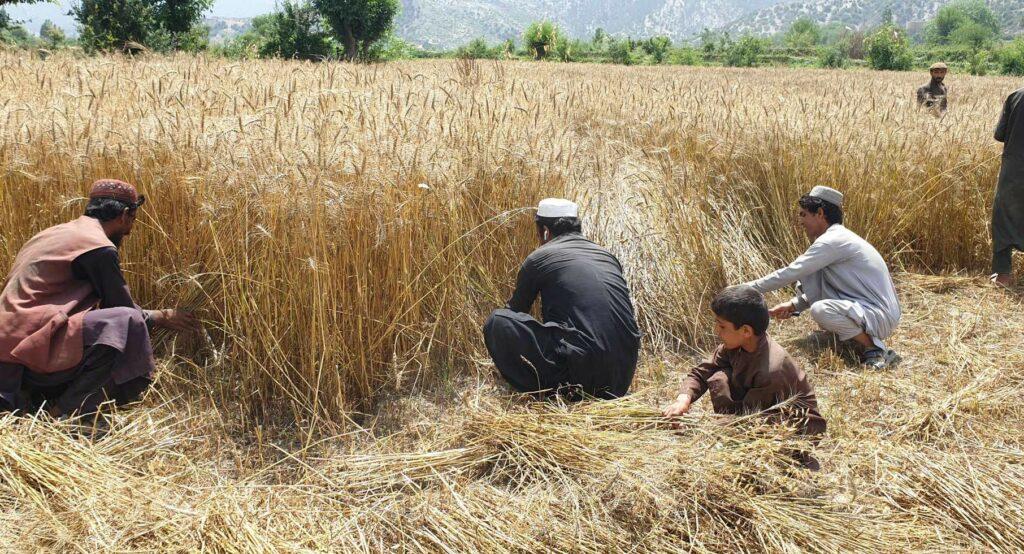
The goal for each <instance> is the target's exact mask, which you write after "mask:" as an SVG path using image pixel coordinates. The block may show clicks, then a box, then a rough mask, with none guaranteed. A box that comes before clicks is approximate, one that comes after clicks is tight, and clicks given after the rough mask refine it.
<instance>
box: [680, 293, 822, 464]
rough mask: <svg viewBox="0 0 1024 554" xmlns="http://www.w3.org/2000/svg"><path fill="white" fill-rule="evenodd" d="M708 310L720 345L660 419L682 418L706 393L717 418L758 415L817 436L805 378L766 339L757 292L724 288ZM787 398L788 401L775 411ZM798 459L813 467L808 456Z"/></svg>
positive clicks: (817, 417) (814, 404)
mask: <svg viewBox="0 0 1024 554" xmlns="http://www.w3.org/2000/svg"><path fill="white" fill-rule="evenodd" d="M711 311H713V312H714V314H715V319H716V325H715V330H716V332H717V333H718V337H719V338H720V339H721V340H722V345H721V346H719V347H718V349H717V350H715V353H714V354H713V355H712V356H711V360H710V361H707V362H705V363H703V364H700V365H699V366H697V367H695V368H693V370H692V371H690V374H689V376H687V377H686V379H684V380H683V386H682V390H681V391H680V394H679V396H678V397H677V398H676V400H675V402H673V403H672V404H671V405H669V406H668V407H666V408H665V409H664V414H665V417H676V416H680V415H682V414H685V413H686V412H688V411H689V410H690V405H691V404H692V403H693V402H694V401H695V400H697V399H698V398H700V397H701V396H702V395H703V394H704V393H705V392H707V391H710V392H711V404H712V406H714V409H715V413H717V414H733V415H740V414H749V413H757V412H762V413H764V414H765V415H768V416H769V418H770V420H772V421H777V422H782V421H785V422H789V423H795V424H796V425H797V426H798V427H799V428H800V431H801V433H803V434H804V435H807V436H810V437H814V438H815V440H816V439H817V438H818V437H820V435H823V434H824V433H825V419H824V418H822V417H821V413H820V412H819V411H818V401H817V399H816V397H815V396H814V388H813V387H812V386H811V384H810V382H808V380H807V375H806V374H805V373H804V372H803V370H802V369H800V366H799V365H797V363H796V362H795V361H794V360H793V359H792V358H790V357H789V354H787V353H786V351H785V350H784V349H783V348H782V347H781V346H779V344H778V343H776V342H775V341H774V340H772V338H771V337H769V336H768V333H767V331H768V321H769V316H768V305H767V304H766V303H765V300H764V297H763V296H761V293H759V292H757V291H756V290H754V289H753V288H752V287H749V286H746V285H739V286H735V287H729V288H727V289H725V290H723V291H722V292H720V293H719V294H718V296H716V297H715V299H714V300H713V301H712V302H711ZM789 399H793V401H792V402H791V403H789V404H787V405H786V406H785V407H782V408H780V407H779V404H783V403H785V402H786V401H787V400H789ZM799 458H800V459H801V462H803V463H804V464H805V465H806V466H808V467H810V468H812V469H816V467H817V462H816V461H814V460H813V458H810V457H809V456H806V455H801V456H799Z"/></svg>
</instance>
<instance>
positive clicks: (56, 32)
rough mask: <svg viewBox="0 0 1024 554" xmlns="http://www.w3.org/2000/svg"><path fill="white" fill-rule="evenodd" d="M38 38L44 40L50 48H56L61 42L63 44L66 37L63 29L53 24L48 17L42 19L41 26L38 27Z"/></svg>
mask: <svg viewBox="0 0 1024 554" xmlns="http://www.w3.org/2000/svg"><path fill="white" fill-rule="evenodd" d="M39 38H41V39H43V40H45V41H46V44H47V45H49V46H50V48H56V47H58V46H60V45H61V44H64V41H65V40H67V37H66V36H65V35H64V31H63V30H62V29H61V28H60V27H58V26H56V25H54V24H53V22H52V21H50V20H49V19H47V20H46V21H44V22H43V24H42V26H41V27H39Z"/></svg>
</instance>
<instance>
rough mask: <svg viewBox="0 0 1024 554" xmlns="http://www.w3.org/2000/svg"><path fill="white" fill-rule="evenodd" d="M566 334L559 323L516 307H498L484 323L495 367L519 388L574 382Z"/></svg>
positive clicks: (545, 388) (548, 387) (527, 389)
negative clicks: (564, 338)
mask: <svg viewBox="0 0 1024 554" xmlns="http://www.w3.org/2000/svg"><path fill="white" fill-rule="evenodd" d="M564 336H565V330H564V329H562V328H561V327H559V326H558V325H555V324H547V325H545V324H543V323H541V322H539V321H537V320H536V319H534V318H533V317H531V316H530V315H528V314H524V313H519V312H513V311H512V310H505V309H502V310H496V311H495V312H494V313H492V314H491V316H490V317H488V318H487V322H486V323H485V324H484V343H485V344H486V345H487V351H488V352H489V353H490V355H491V359H492V360H494V365H495V367H497V368H498V372H499V373H501V376H502V377H504V378H505V380H506V381H508V383H509V384H510V385H512V388H514V389H516V390H517V391H519V392H526V393H534V392H540V391H552V392H554V391H556V390H557V389H559V388H563V387H565V386H567V385H569V384H570V379H569V368H568V360H567V359H566V353H565V349H564V347H563V345H562V338H563V337H564Z"/></svg>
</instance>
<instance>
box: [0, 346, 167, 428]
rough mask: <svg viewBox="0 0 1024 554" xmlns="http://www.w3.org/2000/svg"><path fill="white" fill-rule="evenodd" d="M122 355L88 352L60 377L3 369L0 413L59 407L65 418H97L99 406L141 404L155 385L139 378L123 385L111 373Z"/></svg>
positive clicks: (103, 349) (102, 349)
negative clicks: (144, 393)
mask: <svg viewBox="0 0 1024 554" xmlns="http://www.w3.org/2000/svg"><path fill="white" fill-rule="evenodd" d="M118 354H119V352H118V351H117V350H116V349H114V348H111V347H109V346H105V345H95V346H91V347H88V348H86V350H85V353H84V355H83V357H82V361H81V362H80V363H79V364H78V366H76V367H74V368H72V369H69V370H67V371H60V372H57V373H35V372H32V371H29V370H27V369H25V368H24V367H21V366H14V365H11V364H2V365H3V367H0V393H2V394H0V411H13V410H23V411H27V412H35V411H37V410H39V409H40V408H42V407H44V406H53V405H56V406H57V407H58V408H59V409H60V411H61V413H62V414H79V415H88V414H93V413H95V412H96V411H97V410H98V409H99V405H100V404H102V403H103V402H106V401H110V400H112V401H114V402H115V403H116V404H117V405H119V406H120V405H123V404H127V403H130V402H134V401H135V400H138V398H139V397H140V396H142V393H143V392H145V390H146V389H147V388H148V387H149V385H150V383H151V381H150V380H149V379H148V378H146V377H138V378H136V379H132V380H131V381H128V382H126V383H122V384H120V385H118V384H116V383H114V380H113V378H112V377H111V373H112V371H113V364H114V360H115V359H116V358H117V356H118Z"/></svg>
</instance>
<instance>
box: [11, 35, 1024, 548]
mask: <svg viewBox="0 0 1024 554" xmlns="http://www.w3.org/2000/svg"><path fill="white" fill-rule="evenodd" d="M920 79H922V77H921V76H919V75H913V74H899V73H874V72H841V71H837V72H833V71H823V70H790V69H785V70H781V69H753V70H749V69H748V70H731V69H722V68H678V67H642V68H627V67H613V66H586V65H573V64H545V63H513V62H501V63H498V62H470V61H454V62H453V61H431V62H401V63H391V64H383V65H367V66H355V65H345V64H333V63H332V64H308V63H297V62H284V61H253V62H241V63H238V62H229V61H224V60H216V59H205V58H197V57H187V56H181V57H171V58H162V57H155V58H150V59H141V60H126V59H121V58H94V59H75V58H71V57H59V56H58V57H56V58H50V59H48V60H45V61H41V60H36V59H32V58H30V57H28V56H26V55H22V54H10V53H9V54H0V186H2V189H0V267H7V266H8V265H9V264H10V261H11V260H12V259H13V256H14V255H15V253H16V252H17V249H18V248H19V247H20V245H21V244H22V242H23V241H24V240H25V239H27V238H28V237H30V236H31V235H32V234H34V233H35V232H37V231H38V230H41V229H42V228H44V227H46V226H47V225H50V224H53V223H57V222H60V221H63V220H66V219H68V218H70V217H74V216H76V215H77V214H78V213H79V212H80V211H81V209H82V207H83V205H84V200H83V195H84V193H85V191H86V190H87V187H88V184H89V183H90V182H91V181H92V180H93V179H95V178H98V177H101V176H102V177H117V178H122V179H126V180H129V181H131V182H133V183H135V184H136V185H137V186H139V187H140V189H141V192H143V193H145V194H146V195H147V197H148V198H149V202H147V204H146V206H145V208H144V209H143V213H142V215H141V216H140V220H139V221H140V224H139V225H138V226H137V228H136V231H135V232H134V233H133V235H132V236H131V237H129V238H128V240H127V241H126V245H125V248H124V253H123V260H122V261H123V264H124V268H125V272H126V275H127V277H128V280H129V283H130V285H131V287H132V290H133V292H134V294H135V296H136V300H137V301H138V302H139V303H140V304H142V305H144V306H147V307H167V306H182V307H187V308H190V309H194V310H196V311H197V312H198V313H199V314H200V315H201V316H202V318H203V320H204V327H205V330H206V331H205V332H204V333H203V334H202V335H201V336H195V337H189V338H175V337H170V336H163V335H159V336H156V337H155V340H156V341H157V343H158V350H159V353H160V360H159V361H160V368H161V370H160V373H159V376H158V380H157V384H156V386H155V387H154V389H153V390H152V391H151V392H150V393H149V395H148V396H147V398H146V400H145V402H144V403H143V405H142V406H140V407H136V408H132V409H128V410H124V411H122V412H120V413H118V414H116V415H115V416H114V417H113V421H114V423H113V428H112V430H111V432H110V433H109V434H107V435H106V436H104V437H102V438H94V439H86V438H78V437H76V436H75V434H74V433H69V430H68V429H67V426H68V424H67V423H64V422H50V421H45V420H40V419H31V418H29V419H16V418H12V417H9V416H7V417H2V418H0V452H2V454H0V543H2V544H7V545H11V548H12V549H14V550H17V551H39V550H43V551H72V550H84V551H126V550H127V551H140V550H143V551H146V550H148V551H153V550H158V551H195V550H208V551H218V552H220V551H224V552H235V551H238V552H263V551H294V552H299V551H322V550H333V551H365V552H378V551H381V550H383V549H391V550H396V551H401V552H503V551H504V552H537V551H559V552H605V551H636V552H665V551H679V550H684V549H685V550H695V551H707V552H721V551H725V550H738V551H761V550H768V551H780V552H795V551H812V552H837V551H901V552H902V551H929V552H934V551H977V552H983V551H984V552H989V551H1007V552H1010V551H1016V550H1020V549H1021V548H1024V526H1022V525H1021V522H1022V521H1024V508H1022V501H1021V498H1022V496H1024V484H1022V483H1024V469H1022V468H1024V450H1022V445H1021V443H1022V440H1021V439H1022V437H1021V433H1020V429H1021V428H1022V424H1024V409H1022V408H1021V407H1020V404H1019V400H1018V399H1019V398H1020V394H1021V393H1022V392H1024V369H1022V368H1024V348H1021V347H1020V346H1019V342H1020V341H1019V333H1018V332H1017V331H1016V330H1017V329H1019V328H1020V327H1021V325H1024V316H1022V315H1021V314H1020V312H1021V310H1020V297H1019V296H1017V295H1016V293H1014V292H1000V291H995V290H991V289H988V288H986V287H984V286H983V285H982V284H981V283H983V279H979V278H977V277H976V276H978V275H982V274H984V273H985V272H986V269H987V266H988V251H989V243H988V231H987V225H988V214H989V209H990V203H991V198H992V194H993V189H994V185H995V180H996V175H997V173H998V169H999V152H1000V150H999V148H998V145H997V144H996V143H994V141H993V140H992V138H991V133H992V127H993V126H994V124H995V121H996V119H997V118H998V115H999V111H1000V109H1001V106H1002V101H1003V99H1004V98H1005V96H1006V95H1007V94H1008V93H1009V92H1011V91H1012V90H1014V89H1015V88H1017V86H1018V84H1017V83H1016V82H1015V81H1014V80H1012V79H1006V78H979V77H966V76H954V77H953V78H951V79H950V85H951V95H952V105H953V109H952V110H951V111H950V113H949V114H948V115H947V116H946V117H945V118H943V119H935V118H932V117H930V116H928V115H925V114H922V113H920V112H918V111H917V110H916V109H915V108H914V107H913V106H912V104H911V98H912V93H913V90H914V88H915V85H917V84H919V83H917V81H918V80H920ZM816 184H829V185H832V186H835V187H837V188H840V189H841V190H843V191H844V192H846V193H847V196H848V208H847V218H848V219H847V223H848V226H849V227H851V228H852V229H854V230H856V231H857V232H860V233H861V234H862V235H864V236H865V237H866V238H868V239H869V240H870V241H872V242H873V243H874V244H875V245H876V246H877V247H878V248H879V250H880V251H881V252H882V253H883V255H885V256H886V257H887V259H889V260H890V263H891V265H892V266H893V268H894V269H895V270H896V271H897V281H898V288H899V291H900V295H901V300H902V301H903V303H904V305H905V311H906V314H907V315H906V316H905V319H904V323H903V324H902V327H901V328H900V330H899V331H898V332H897V334H896V336H895V337H894V338H893V344H894V346H895V347H896V348H897V349H899V350H900V351H901V352H902V353H903V357H904V358H905V360H906V361H905V362H904V363H903V364H902V365H901V366H900V367H899V368H898V369H896V370H894V371H892V372H887V373H869V372H864V371H862V370H860V369H859V368H858V367H857V366H856V364H855V362H854V359H853V357H852V356H851V354H850V353H849V352H848V351H846V350H843V349H841V348H840V349H838V350H837V349H835V348H833V347H832V345H830V344H829V343H828V340H827V339H826V338H824V337H821V336H818V335H815V334H812V329H811V328H810V326H808V322H806V321H798V322H795V323H787V324H784V325H779V326H776V328H773V331H772V332H773V333H774V334H775V335H776V336H777V338H778V339H779V340H780V342H782V343H783V344H784V345H785V346H786V347H787V348H788V349H789V350H790V351H791V352H793V353H794V354H795V355H796V357H797V358H799V359H800V360H801V361H802V362H803V363H804V366H805V368H806V369H807V370H808V373H809V374H810V375H811V376H812V380H813V381H814V383H815V384H816V385H817V387H818V389H819V398H820V399H821V400H820V401H821V403H822V407H823V411H824V414H825V416H826V418H827V419H829V424H830V434H829V437H828V438H827V439H826V440H825V441H824V442H823V443H822V444H821V445H820V446H819V447H818V448H817V456H818V457H819V458H820V459H821V460H822V464H823V471H822V472H821V473H820V474H815V475H806V474H804V473H803V472H800V471H796V470H794V469H792V468H790V467H788V464H787V463H786V460H787V459H788V458H787V454H786V452H787V450H788V449H790V448H793V447H794V446H797V443H799V439H798V438H795V437H793V436H792V435H791V433H790V432H789V431H787V430H785V429H778V428H766V427H763V426H761V425H760V424H759V423H758V422H757V421H755V420H749V421H748V420H742V421H722V420H719V419H716V418H715V417H714V416H712V415H710V414H708V413H707V412H706V411H703V410H698V411H697V412H695V414H693V415H692V416H688V417H687V418H686V419H685V420H684V421H683V422H682V424H681V428H680V429H673V428H672V427H671V426H668V425H666V424H665V422H664V421H661V420H660V419H659V418H658V416H657V414H658V413H659V412H658V406H659V405H660V404H661V403H663V402H665V401H666V400H667V399H668V398H670V397H671V396H673V395H674V392H673V389H674V387H675V386H676V384H677V383H678V379H679V377H680V373H681V372H683V371H685V370H686V369H687V366H688V364H691V363H692V362H693V361H694V360H695V359H696V358H697V357H699V356H700V355H701V354H702V353H704V352H706V350H707V349H708V348H710V347H711V346H712V345H713V336H712V333H711V328H710V326H709V315H708V309H707V306H708V302H709V300H710V298H711V296H712V295H713V294H714V293H715V292H716V291H717V290H718V289H719V288H720V287H722V286H724V285H726V284H728V283H735V282H738V281H742V280H746V279H749V278H752V277H756V276H759V275H760V274H761V273H763V272H765V271H767V270H769V269H771V268H773V267H774V266H776V265H778V264H781V263H784V262H785V261H787V260H788V259H790V258H791V257H793V256H795V255H796V254H798V253H799V252H800V251H802V249H803V248H804V247H805V246H806V239H804V238H803V237H802V236H801V235H800V234H799V233H798V231H797V229H796V228H795V227H794V225H793V213H794V210H795V207H794V206H795V200H796V199H797V198H798V197H799V195H800V194H802V193H803V192H805V191H806V190H808V189H809V188H810V187H811V186H813V185H816ZM552 195H555V196H567V197H571V198H574V199H578V200H579V201H580V202H581V204H582V206H583V212H584V213H583V217H584V227H585V232H586V233H587V234H588V235H589V236H591V237H592V238H594V239H595V240H596V241H597V242H599V243H601V244H604V245H606V246H607V247H609V248H610V249H611V250H612V251H613V252H614V253H615V254H616V255H617V256H618V257H619V258H620V260H621V261H622V262H623V265H624V267H625V269H626V274H627V279H628V281H629V282H630V284H631V286H632V289H633V294H634V299H635V304H636V307H637V312H638V316H639V321H640V324H641V327H642V330H643V332H644V336H645V338H644V356H643V362H642V367H641V368H640V370H639V372H638V378H637V382H636V385H635V394H633V395H632V396H630V397H629V398H627V399H624V400H621V401H616V402H610V403H599V404H585V405H581V406H561V405H552V404H542V405H538V404H531V403H528V402H526V401H524V400H522V399H519V398H515V397H513V396H511V395H510V394H509V393H508V391H507V390H506V389H505V388H504V387H503V386H501V385H500V384H499V383H498V382H497V380H496V379H495V378H494V375H493V367H492V366H490V365H489V362H488V360H487V359H486V352H485V350H484V348H483V344H482V340H481V336H480V330H479V328H480V325H481V324H482V322H483V319H484V317H485V316H486V314H487V313H488V312H489V310H490V309H492V308H494V307H496V306H497V305H498V304H499V303H502V302H503V301H504V300H505V298H506V297H507V295H508V294H509V292H510V291H511V286H512V282H513V279H514V276H515V272H516V270H517V269H518V266H519V264H520V263H521V261H522V259H523V258H524V257H525V255H526V254H527V253H528V252H529V251H530V250H531V249H532V248H533V247H534V244H533V241H534V240H535V239H534V238H533V234H532V229H531V218H532V217H531V215H529V214H530V212H529V210H528V208H529V207H530V206H533V205H535V204H536V202H537V201H538V200H539V199H541V198H543V197H545V196H552ZM701 404H702V403H698V406H700V405H701Z"/></svg>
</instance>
